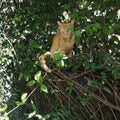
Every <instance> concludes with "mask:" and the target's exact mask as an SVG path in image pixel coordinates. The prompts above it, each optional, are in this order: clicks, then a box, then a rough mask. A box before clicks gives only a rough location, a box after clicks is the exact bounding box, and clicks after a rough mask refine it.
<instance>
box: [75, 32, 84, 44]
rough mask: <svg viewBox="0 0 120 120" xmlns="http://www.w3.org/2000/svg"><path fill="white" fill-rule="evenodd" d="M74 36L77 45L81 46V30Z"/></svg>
mask: <svg viewBox="0 0 120 120" xmlns="http://www.w3.org/2000/svg"><path fill="white" fill-rule="evenodd" d="M74 34H75V43H76V45H79V44H80V38H81V36H82V35H81V32H80V30H77V31H75V32H74Z"/></svg>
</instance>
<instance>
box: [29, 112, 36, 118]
mask: <svg viewBox="0 0 120 120" xmlns="http://www.w3.org/2000/svg"><path fill="white" fill-rule="evenodd" d="M35 114H36V112H35V111H34V112H32V113H29V115H28V119H30V118H32V117H34V116H35Z"/></svg>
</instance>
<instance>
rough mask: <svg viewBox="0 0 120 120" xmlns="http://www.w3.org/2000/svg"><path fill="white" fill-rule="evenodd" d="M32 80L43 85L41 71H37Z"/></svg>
mask: <svg viewBox="0 0 120 120" xmlns="http://www.w3.org/2000/svg"><path fill="white" fill-rule="evenodd" d="M34 79H35V80H36V81H37V82H38V83H39V84H42V83H43V78H42V77H41V71H38V72H37V73H36V74H35V76H34Z"/></svg>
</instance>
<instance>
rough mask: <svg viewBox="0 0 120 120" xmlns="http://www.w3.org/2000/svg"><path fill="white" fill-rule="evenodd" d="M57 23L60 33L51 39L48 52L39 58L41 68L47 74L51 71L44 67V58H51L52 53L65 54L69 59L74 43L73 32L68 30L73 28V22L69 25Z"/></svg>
mask: <svg viewBox="0 0 120 120" xmlns="http://www.w3.org/2000/svg"><path fill="white" fill-rule="evenodd" d="M57 23H58V26H59V30H60V31H59V32H58V33H57V34H56V35H55V36H54V38H53V42H52V46H51V49H50V52H49V53H48V54H44V55H41V56H40V57H39V61H40V64H41V67H42V68H43V69H44V70H45V71H46V72H49V73H51V72H52V71H51V69H49V68H48V66H47V65H46V62H45V58H46V57H50V58H53V54H54V52H59V53H60V54H65V55H66V56H68V57H70V56H71V54H72V49H73V45H74V41H75V36H74V34H73V32H72V31H71V30H69V28H71V27H74V21H73V20H72V21H71V22H70V23H64V24H63V23H60V22H59V21H58V22H57Z"/></svg>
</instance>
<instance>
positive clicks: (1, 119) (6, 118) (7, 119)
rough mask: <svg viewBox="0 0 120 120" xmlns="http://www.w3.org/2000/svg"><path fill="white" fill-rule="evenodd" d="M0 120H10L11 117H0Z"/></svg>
mask: <svg viewBox="0 0 120 120" xmlns="http://www.w3.org/2000/svg"><path fill="white" fill-rule="evenodd" d="M0 120H9V117H8V116H6V115H3V116H0Z"/></svg>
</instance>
